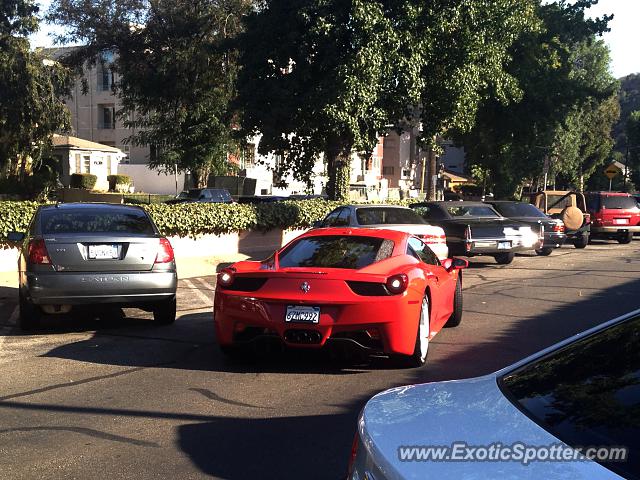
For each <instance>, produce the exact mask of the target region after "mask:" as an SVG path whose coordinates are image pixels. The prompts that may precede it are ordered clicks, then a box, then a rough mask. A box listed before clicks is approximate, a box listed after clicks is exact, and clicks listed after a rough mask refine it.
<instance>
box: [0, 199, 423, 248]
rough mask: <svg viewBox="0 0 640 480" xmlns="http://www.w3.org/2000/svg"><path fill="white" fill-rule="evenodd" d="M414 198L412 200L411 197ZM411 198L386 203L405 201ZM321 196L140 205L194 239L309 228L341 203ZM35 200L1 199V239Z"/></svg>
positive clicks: (25, 218)
mask: <svg viewBox="0 0 640 480" xmlns="http://www.w3.org/2000/svg"><path fill="white" fill-rule="evenodd" d="M411 201H413V200H411ZM411 201H409V200H407V201H401V202H397V201H396V202H389V203H392V204H401V205H402V204H407V203H410V202H411ZM343 204H344V203H342V202H330V201H326V200H322V199H314V200H291V201H283V202H272V203H255V204H241V203H231V204H226V203H178V204H175V205H168V204H164V203H160V204H151V205H142V208H144V209H145V210H146V211H147V212H149V214H150V215H151V218H153V221H154V222H155V224H156V225H157V226H158V229H159V230H160V232H161V233H162V234H163V235H167V236H178V237H191V238H196V237H198V236H199V235H204V234H216V235H220V234H224V233H232V232H238V231H241V230H259V231H267V230H271V229H274V228H281V229H298V228H309V227H311V226H312V225H313V223H314V222H316V221H318V220H322V219H323V218H324V217H325V216H326V215H327V214H328V213H329V212H330V211H331V210H333V209H334V208H336V207H338V206H340V205H343ZM38 205H40V204H39V203H37V202H0V242H2V241H3V240H4V241H6V238H7V233H8V232H10V231H19V232H25V231H26V230H27V228H28V226H29V221H30V220H31V217H32V216H33V214H34V213H35V211H36V208H38Z"/></svg>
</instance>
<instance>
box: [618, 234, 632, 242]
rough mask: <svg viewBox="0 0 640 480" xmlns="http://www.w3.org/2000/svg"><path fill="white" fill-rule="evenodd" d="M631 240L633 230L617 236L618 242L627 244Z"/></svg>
mask: <svg viewBox="0 0 640 480" xmlns="http://www.w3.org/2000/svg"><path fill="white" fill-rule="evenodd" d="M632 240H633V232H628V233H622V234H620V236H619V237H618V243H622V244H627V243H631V241H632Z"/></svg>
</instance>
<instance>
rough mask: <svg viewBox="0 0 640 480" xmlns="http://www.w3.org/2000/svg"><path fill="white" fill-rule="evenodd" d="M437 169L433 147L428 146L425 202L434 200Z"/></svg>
mask: <svg viewBox="0 0 640 480" xmlns="http://www.w3.org/2000/svg"><path fill="white" fill-rule="evenodd" d="M437 168H438V165H437V161H436V152H434V151H433V147H431V146H429V183H428V184H427V200H429V201H431V202H432V201H434V200H436V194H437V182H438V178H437V175H438V171H437Z"/></svg>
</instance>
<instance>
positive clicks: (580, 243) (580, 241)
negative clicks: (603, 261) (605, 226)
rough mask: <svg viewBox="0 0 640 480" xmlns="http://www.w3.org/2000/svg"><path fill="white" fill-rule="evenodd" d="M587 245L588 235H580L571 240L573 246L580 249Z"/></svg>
mask: <svg viewBox="0 0 640 480" xmlns="http://www.w3.org/2000/svg"><path fill="white" fill-rule="evenodd" d="M587 245H589V235H580V236H579V237H576V239H575V241H574V242H573V246H574V247H576V248H580V249H582V248H586V247H587Z"/></svg>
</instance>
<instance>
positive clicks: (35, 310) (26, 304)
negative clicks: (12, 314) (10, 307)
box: [18, 290, 42, 331]
mask: <svg viewBox="0 0 640 480" xmlns="http://www.w3.org/2000/svg"><path fill="white" fill-rule="evenodd" d="M18 310H19V314H18V326H19V327H20V329H21V330H25V331H27V330H33V329H35V328H38V326H39V325H40V319H41V318H42V312H41V311H40V307H38V306H37V305H34V304H33V303H31V302H30V301H29V300H27V299H26V298H25V296H24V295H23V293H22V290H19V293H18Z"/></svg>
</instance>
